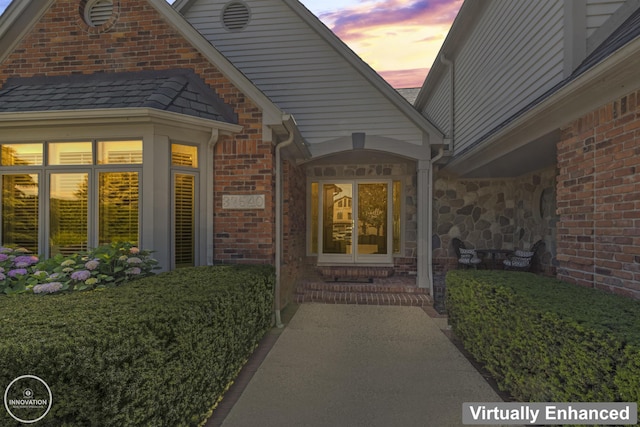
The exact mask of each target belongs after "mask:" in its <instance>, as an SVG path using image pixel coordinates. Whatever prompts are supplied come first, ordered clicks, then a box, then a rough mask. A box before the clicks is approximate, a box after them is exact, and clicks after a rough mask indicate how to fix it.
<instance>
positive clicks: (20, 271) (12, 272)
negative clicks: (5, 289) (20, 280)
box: [7, 268, 27, 277]
mask: <svg viewBox="0 0 640 427" xmlns="http://www.w3.org/2000/svg"><path fill="white" fill-rule="evenodd" d="M7 274H8V275H9V277H16V276H24V275H25V274H27V270H26V269H24V268H16V269H14V270H10V271H9V272H8V273H7Z"/></svg>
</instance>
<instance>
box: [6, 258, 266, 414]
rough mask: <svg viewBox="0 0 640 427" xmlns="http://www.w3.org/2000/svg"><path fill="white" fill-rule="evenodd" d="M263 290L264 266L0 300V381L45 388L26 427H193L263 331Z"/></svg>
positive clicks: (202, 269) (208, 269) (172, 275)
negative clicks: (41, 409) (36, 416)
mask: <svg viewBox="0 0 640 427" xmlns="http://www.w3.org/2000/svg"><path fill="white" fill-rule="evenodd" d="M273 283H274V275H273V269H272V268H271V267H268V266H216V267H197V268H187V269H180V270H177V271H173V272H170V273H162V274H159V275H156V276H151V277H147V278H143V279H140V280H136V281H134V282H132V283H130V284H127V285H126V286H120V287H115V288H106V289H98V290H94V291H89V292H74V293H65V294H52V295H34V294H19V295H14V296H10V297H4V298H0V318H1V320H2V325H3V328H2V334H0V384H2V385H3V387H6V386H7V385H8V384H9V383H10V382H11V381H12V380H13V379H15V378H16V377H18V376H20V375H26V374H30V375H36V376H38V377H40V378H42V379H43V380H44V381H45V382H46V383H47V384H48V385H49V386H50V388H51V391H52V393H53V405H52V408H51V411H50V413H49V414H48V415H47V416H46V417H45V418H44V419H43V420H42V421H40V422H39V423H38V425H43V426H79V425H100V426H119V427H120V426H142V425H153V426H187V425H188V426H192V425H193V426H195V425H198V424H200V423H202V422H203V421H205V419H206V417H207V415H208V414H209V413H210V411H211V408H212V407H213V405H214V404H215V403H216V402H217V400H218V399H219V397H220V396H221V394H222V393H223V392H224V390H225V388H226V387H227V386H228V384H229V383H230V381H232V379H233V378H234V377H235V375H237V373H238V371H239V369H240V368H241V366H242V365H243V364H244V362H245V361H246V359H247V357H248V356H249V354H250V353H251V352H252V351H253V350H254V348H255V346H256V345H257V342H258V341H259V339H260V338H261V337H262V336H263V334H264V332H265V331H266V330H268V329H269V328H270V326H271V317H272V308H273V291H272V289H273ZM0 413H1V414H0V425H3V426H11V425H19V424H18V423H17V422H15V421H13V420H12V419H11V418H10V417H9V415H8V414H7V412H6V411H0Z"/></svg>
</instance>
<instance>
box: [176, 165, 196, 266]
mask: <svg viewBox="0 0 640 427" xmlns="http://www.w3.org/2000/svg"><path fill="white" fill-rule="evenodd" d="M195 191H196V177H195V176H194V175H190V174H182V173H176V174H175V175H174V185H173V204H174V207H173V209H174V242H175V243H174V247H175V250H174V263H175V266H176V268H179V267H191V266H194V265H195V243H196V242H195V220H196V207H195Z"/></svg>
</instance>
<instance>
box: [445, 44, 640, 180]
mask: <svg viewBox="0 0 640 427" xmlns="http://www.w3.org/2000/svg"><path fill="white" fill-rule="evenodd" d="M638 57H640V37H639V38H636V39H635V40H633V41H632V42H630V43H628V44H627V45H626V46H624V47H622V48H620V49H619V50H618V51H616V52H614V53H613V54H611V55H610V56H609V57H608V58H606V59H604V60H603V61H602V62H600V63H599V64H597V65H595V66H593V67H592V68H590V69H589V70H587V71H585V72H584V73H583V74H582V75H580V76H578V77H577V78H575V79H574V80H572V81H570V82H569V83H567V84H566V85H565V86H563V87H561V88H559V89H558V90H557V91H556V92H554V93H553V94H551V95H549V97H547V98H546V99H544V100H543V101H541V102H540V103H539V104H538V105H536V106H534V107H533V108H531V110H529V111H527V112H525V113H524V114H522V116H520V117H518V118H517V119H515V120H513V122H511V123H509V124H507V125H506V126H505V127H504V128H502V129H500V130H499V131H498V132H496V133H495V134H493V135H491V136H490V137H489V138H487V139H486V140H484V141H482V142H481V143H479V144H477V145H476V146H475V147H474V148H473V149H471V150H470V151H469V152H467V153H465V154H463V155H461V156H458V157H454V158H453V159H452V160H451V161H450V162H449V163H448V164H447V165H446V166H445V169H448V170H451V171H453V172H468V171H470V170H474V169H477V168H479V167H482V166H483V165H486V164H487V163H489V162H491V161H493V160H495V159H497V158H499V157H501V156H502V155H504V154H506V153H507V152H509V151H512V150H514V149H517V148H520V147H521V146H523V145H526V144H527V143H529V142H530V141H533V140H535V139H536V138H538V137H540V136H542V135H545V134H546V133H548V132H550V131H552V130H554V129H557V128H559V127H561V126H564V125H566V124H568V123H570V122H571V121H573V120H575V119H577V118H579V117H581V116H583V115H584V114H587V113H589V112H591V111H593V110H594V109H596V108H599V107H600V106H601V105H602V104H605V103H607V102H611V101H613V100H614V99H616V98H617V97H619V96H624V95H625V94H626V93H628V92H630V91H633V90H635V89H637V88H638V87H640V73H638V71H637V67H638V65H637V64H638V59H637V58H638Z"/></svg>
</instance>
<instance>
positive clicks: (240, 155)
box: [0, 0, 444, 304]
mask: <svg viewBox="0 0 640 427" xmlns="http://www.w3.org/2000/svg"><path fill="white" fill-rule="evenodd" d="M443 141H444V139H443V134H442V132H441V131H440V130H438V129H437V128H436V126H434V125H433V124H431V122H430V121H429V120H428V119H427V118H425V117H424V116H423V115H422V114H420V112H418V111H417V110H416V109H415V108H413V107H412V105H411V104H410V103H409V102H407V101H406V100H405V99H404V98H403V97H402V96H401V95H399V94H398V93H397V92H396V91H395V90H393V89H392V88H391V87H390V86H389V85H388V84H387V83H385V82H384V81H383V80H382V78H381V77H379V76H378V75H377V74H376V73H375V72H374V71H373V70H372V69H370V68H369V67H368V66H367V65H366V64H364V63H363V62H362V61H361V60H360V59H359V58H358V57H357V56H356V55H355V54H354V53H353V52H351V51H350V50H349V49H348V48H347V47H346V46H345V45H344V44H343V43H342V42H341V41H339V40H338V39H337V38H336V37H335V36H334V35H333V34H332V33H331V32H330V31H329V30H328V29H327V28H326V27H325V26H324V25H322V24H321V23H320V22H319V21H318V20H317V18H315V17H314V16H313V15H312V14H311V13H310V12H309V11H308V10H307V9H306V8H304V6H302V4H300V3H299V2H298V1H291V0H248V1H235V0H234V1H214V0H202V1H200V0H196V1H177V2H176V3H175V4H174V5H173V7H172V6H170V5H169V4H168V3H167V2H166V1H165V0H119V1H117V0H33V1H27V0H16V1H13V2H12V3H11V4H10V5H9V8H8V9H7V10H6V11H5V13H4V14H3V15H2V17H0V148H1V154H0V176H1V177H0V178H1V185H2V207H1V209H0V223H1V224H2V227H0V239H1V241H2V243H3V244H13V245H19V246H24V247H26V248H27V249H29V250H31V251H33V252H34V253H39V254H41V255H43V256H45V257H51V256H54V255H56V254H59V253H63V254H64V253H72V252H75V251H79V250H84V249H86V248H90V247H95V246H97V245H99V244H103V243H109V242H113V241H118V240H126V241H130V242H133V243H136V244H139V245H140V246H142V247H144V248H145V249H151V250H154V251H155V257H156V258H157V259H158V261H159V263H160V265H161V266H162V268H163V269H165V270H169V269H174V268H179V267H182V266H190V265H207V264H214V263H223V262H231V263H265V264H274V265H275V266H276V270H277V277H278V285H277V287H278V290H277V292H278V293H279V295H280V298H279V299H278V303H280V304H286V303H287V302H288V301H289V300H290V298H291V295H292V293H293V286H294V284H295V282H296V280H297V279H298V278H299V277H300V276H301V275H302V274H303V273H304V271H305V269H308V268H316V267H318V266H319V267H323V268H332V267H333V266H340V267H341V268H345V267H346V268H349V269H353V270H354V271H358V269H360V268H364V269H367V270H368V271H373V270H376V269H378V270H380V269H383V270H384V271H386V272H388V273H389V272H390V273H393V274H402V275H408V276H411V277H415V280H416V285H417V286H420V287H424V288H429V287H430V286H431V283H432V282H431V270H430V268H431V264H430V262H429V260H430V259H431V254H430V250H431V245H430V244H429V242H430V241H431V239H430V236H431V229H430V227H431V222H430V221H429V220H428V218H429V215H430V214H429V212H430V210H431V204H430V199H429V191H430V190H429V189H430V188H431V184H430V180H431V170H432V168H431V164H432V162H431V159H432V157H433V156H434V155H435V154H436V153H437V152H438V150H439V149H440V148H441V147H442V144H443Z"/></svg>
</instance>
